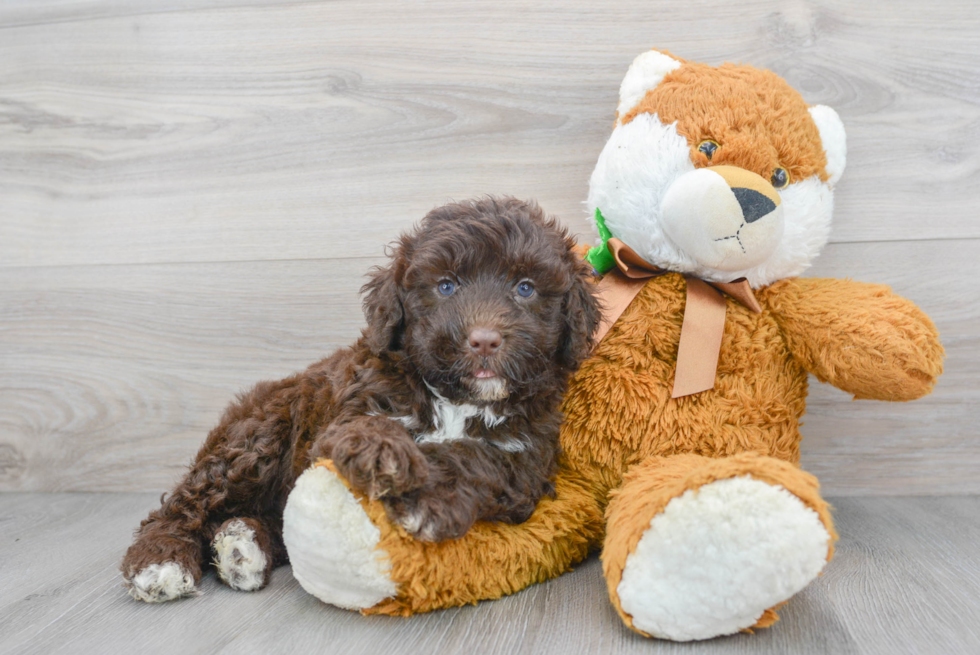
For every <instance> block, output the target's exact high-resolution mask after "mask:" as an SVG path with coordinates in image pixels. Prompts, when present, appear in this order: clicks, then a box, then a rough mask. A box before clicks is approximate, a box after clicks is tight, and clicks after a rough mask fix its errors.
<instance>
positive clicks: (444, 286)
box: [436, 280, 456, 296]
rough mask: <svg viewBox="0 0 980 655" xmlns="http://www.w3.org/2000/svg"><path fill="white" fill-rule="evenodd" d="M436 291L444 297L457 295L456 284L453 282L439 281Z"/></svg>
mask: <svg viewBox="0 0 980 655" xmlns="http://www.w3.org/2000/svg"><path fill="white" fill-rule="evenodd" d="M436 290H437V291H438V292H439V293H440V294H441V295H443V296H451V295H453V294H454V293H456V283H455V282H453V281H452V280H439V284H437V285H436Z"/></svg>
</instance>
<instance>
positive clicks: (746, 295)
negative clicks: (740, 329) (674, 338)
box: [595, 238, 762, 398]
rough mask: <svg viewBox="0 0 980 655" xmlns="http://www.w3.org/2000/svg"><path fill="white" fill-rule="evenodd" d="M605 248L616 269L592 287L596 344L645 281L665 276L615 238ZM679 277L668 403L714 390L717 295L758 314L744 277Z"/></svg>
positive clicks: (720, 325)
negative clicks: (680, 311) (679, 319)
mask: <svg viewBox="0 0 980 655" xmlns="http://www.w3.org/2000/svg"><path fill="white" fill-rule="evenodd" d="M607 243H608V247H609V252H610V253H612V256H613V258H614V259H615V260H616V265H617V266H618V269H614V270H612V271H609V273H607V274H606V275H605V277H603V278H602V280H601V281H600V282H599V285H598V291H599V297H600V299H601V301H602V305H603V312H602V321H601V322H600V324H599V329H598V330H597V331H596V335H595V342H596V343H597V344H598V343H599V342H600V341H602V339H603V337H605V336H606V333H607V332H609V329H610V328H611V327H612V326H613V324H615V323H616V320H617V319H618V318H619V317H620V316H621V315H622V313H623V312H624V311H626V308H627V307H629V305H630V303H631V302H633V299H634V298H635V297H636V296H637V294H639V293H640V290H641V289H642V288H643V287H644V286H646V283H647V280H649V279H650V278H652V277H656V276H658V275H663V274H664V273H667V271H665V270H664V269H662V268H659V267H657V266H653V265H652V264H648V263H647V262H645V261H644V260H643V258H642V257H640V256H639V255H638V254H636V252H635V251H634V250H633V249H632V248H630V247H629V246H627V245H626V244H625V243H623V242H622V241H620V240H619V239H616V238H612V239H609V241H608V242H607ZM684 278H685V279H686V280H687V301H686V304H685V306H684V322H683V323H682V324H681V339H680V344H678V347H677V368H676V371H675V373H674V389H673V391H672V392H671V395H670V397H671V398H680V397H681V396H690V395H691V394H695V393H700V392H701V391H707V390H708V389H711V388H712V387H714V386H715V374H716V373H717V371H718V356H719V353H720V352H721V338H722V336H723V335H724V333H725V308H726V305H727V303H726V302H725V297H724V296H723V295H721V294H722V293H726V294H728V295H729V296H731V297H732V298H734V299H735V300H737V301H739V302H740V303H742V304H743V305H745V306H746V307H748V308H749V309H750V310H752V311H753V312H755V313H756V314H758V313H760V312H761V311H762V308H761V307H760V306H759V302H758V301H757V300H756V299H755V295H753V293H752V289H751V287H749V283H748V281H747V280H746V279H745V278H744V277H743V278H739V279H737V280H735V281H734V282H705V281H704V280H701V279H698V278H696V277H691V276H689V275H685V276H684Z"/></svg>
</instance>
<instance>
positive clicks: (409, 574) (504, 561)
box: [283, 460, 603, 615]
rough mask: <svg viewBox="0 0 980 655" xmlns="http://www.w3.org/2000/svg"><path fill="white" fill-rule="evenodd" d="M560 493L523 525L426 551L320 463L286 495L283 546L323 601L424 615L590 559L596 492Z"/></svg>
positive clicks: (488, 529)
mask: <svg viewBox="0 0 980 655" xmlns="http://www.w3.org/2000/svg"><path fill="white" fill-rule="evenodd" d="M556 487H557V495H556V497H555V498H553V499H552V498H545V499H543V500H542V501H541V502H540V503H539V504H538V507H537V509H536V510H535V512H534V514H532V515H531V517H530V518H529V519H528V520H527V521H525V522H524V523H521V524H518V525H510V524H504V523H485V522H480V523H477V524H476V525H475V526H473V528H472V529H470V531H469V532H468V533H467V534H466V535H464V536H463V537H462V538H460V539H456V540H452V541H444V542H441V543H425V542H421V541H416V540H415V539H413V538H412V537H411V536H409V535H408V533H406V532H405V530H404V529H402V528H401V527H399V526H396V525H393V524H392V523H390V522H389V521H388V519H387V517H386V516H385V511H384V507H383V506H382V504H381V503H380V502H378V501H368V500H367V499H365V498H362V497H359V496H357V495H355V494H354V493H353V492H352V491H351V490H350V488H349V486H348V485H347V483H346V481H345V480H344V479H343V478H341V477H340V476H339V475H337V474H336V472H335V469H334V468H333V466H332V463H331V462H329V461H326V460H321V461H320V462H318V465H317V466H315V467H313V468H311V469H309V470H307V471H306V472H305V473H303V475H301V476H300V477H299V479H298V480H297V482H296V487H295V488H294V490H293V492H292V493H291V494H290V496H289V500H288V502H287V504H286V511H285V513H284V522H283V537H284V539H285V543H286V548H287V550H288V553H289V560H290V563H291V564H292V567H293V574H294V575H295V576H296V579H297V580H299V582H300V584H301V585H302V586H303V588H304V589H306V590H307V591H309V592H310V593H311V594H313V595H314V596H317V597H318V598H320V599H321V600H323V601H324V602H327V603H330V604H332V605H337V606H339V607H344V608H347V609H357V610H361V611H362V612H364V613H366V614H397V615H409V614H412V613H416V612H426V611H429V610H433V609H439V608H443V607H452V606H455V605H464V604H467V603H473V602H476V601H478V600H484V599H490V598H499V597H500V596H503V595H506V594H511V593H514V592H517V591H520V590H521V589H523V588H524V587H526V586H528V585H530V584H533V583H535V582H542V581H544V580H547V579H549V578H552V577H555V576H557V575H560V574H561V573H563V572H565V571H567V570H568V569H569V568H570V566H571V565H572V564H574V563H576V562H578V561H581V560H582V559H584V558H585V556H586V555H587V554H588V551H589V548H590V547H592V546H595V545H597V544H598V543H600V540H601V538H602V530H603V518H602V511H601V509H600V506H599V503H598V501H597V500H596V498H595V493H594V490H593V489H592V487H591V486H590V485H589V484H588V483H586V482H585V481H584V480H582V479H581V478H579V477H578V476H577V475H575V474H573V473H570V472H562V473H560V474H559V476H558V479H557V480H556Z"/></svg>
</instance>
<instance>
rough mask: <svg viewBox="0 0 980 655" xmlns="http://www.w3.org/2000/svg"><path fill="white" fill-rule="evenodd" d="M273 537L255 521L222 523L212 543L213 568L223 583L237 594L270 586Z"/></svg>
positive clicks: (244, 519) (259, 522)
mask: <svg viewBox="0 0 980 655" xmlns="http://www.w3.org/2000/svg"><path fill="white" fill-rule="evenodd" d="M274 534H275V533H274V532H272V531H270V530H267V529H266V527H265V526H264V525H263V524H262V522H261V521H259V520H257V519H253V518H230V519H228V520H227V521H225V522H224V523H222V524H221V527H220V528H218V531H217V532H216V533H215V535H214V539H212V540H211V552H212V554H213V556H214V568H215V570H216V571H217V572H218V577H219V578H220V579H221V581H222V582H224V583H225V584H226V585H228V586H229V587H231V588H232V589H237V590H238V591H258V590H259V589H262V588H263V587H265V586H266V585H267V584H269V577H270V576H271V575H272V568H273V566H275V561H276V552H275V551H276V550H277V548H276V544H275V542H274V538H275V537H274V536H273V535H274ZM280 541H281V539H280ZM281 548H282V547H281V546H280V548H279V550H281Z"/></svg>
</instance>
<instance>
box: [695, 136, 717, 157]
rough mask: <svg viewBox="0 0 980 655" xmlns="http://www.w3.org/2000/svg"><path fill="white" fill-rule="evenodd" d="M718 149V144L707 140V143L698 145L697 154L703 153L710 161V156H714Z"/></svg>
mask: <svg viewBox="0 0 980 655" xmlns="http://www.w3.org/2000/svg"><path fill="white" fill-rule="evenodd" d="M717 149H718V143H717V142H715V141H712V140H711V139H708V140H707V141H702V142H701V143H700V144H698V152H703V153H704V156H705V157H707V158H708V161H711V155H713V154H715V150H717Z"/></svg>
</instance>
